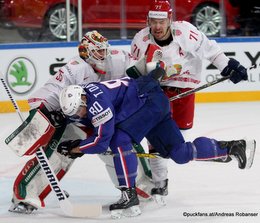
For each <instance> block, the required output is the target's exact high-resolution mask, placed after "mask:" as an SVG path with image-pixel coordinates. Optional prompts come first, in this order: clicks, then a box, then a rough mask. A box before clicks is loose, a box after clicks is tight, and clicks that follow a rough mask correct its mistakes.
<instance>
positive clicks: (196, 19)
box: [192, 5, 222, 36]
mask: <svg viewBox="0 0 260 223" xmlns="http://www.w3.org/2000/svg"><path fill="white" fill-rule="evenodd" d="M221 23H222V17H221V13H220V10H219V7H218V6H216V5H201V6H199V7H198V8H197V9H196V10H195V11H194V13H193V16H192V24H193V25H195V26H196V27H197V28H198V30H200V31H201V32H203V33H204V34H206V35H207V36H219V34H220V29H221Z"/></svg>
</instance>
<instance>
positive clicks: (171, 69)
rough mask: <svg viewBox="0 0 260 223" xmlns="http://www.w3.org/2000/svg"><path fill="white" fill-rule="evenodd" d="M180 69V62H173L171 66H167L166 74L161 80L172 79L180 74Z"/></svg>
mask: <svg viewBox="0 0 260 223" xmlns="http://www.w3.org/2000/svg"><path fill="white" fill-rule="evenodd" d="M181 71H182V66H181V64H174V65H172V66H167V69H166V75H165V76H164V77H163V79H162V81H169V80H172V78H173V77H175V76H177V75H180V74H181Z"/></svg>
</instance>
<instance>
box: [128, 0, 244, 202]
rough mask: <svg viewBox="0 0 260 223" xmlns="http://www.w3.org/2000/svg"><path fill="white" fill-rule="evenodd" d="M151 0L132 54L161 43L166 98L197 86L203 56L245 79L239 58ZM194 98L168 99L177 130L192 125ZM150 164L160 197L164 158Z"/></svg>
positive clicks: (164, 179)
mask: <svg viewBox="0 0 260 223" xmlns="http://www.w3.org/2000/svg"><path fill="white" fill-rule="evenodd" d="M151 2H152V3H151V7H150V10H149V12H148V16H147V24H148V26H147V27H146V28H144V29H142V30H141V31H139V32H138V33H137V34H136V35H135V37H134V39H133V41H132V44H131V54H132V56H134V57H135V58H136V59H138V58H141V57H142V55H143V54H144V52H145V51H146V48H147V46H148V45H149V44H156V45H157V46H158V47H160V49H161V51H162V53H163V56H162V60H163V61H164V62H165V63H166V73H167V74H166V76H165V77H164V78H163V79H162V80H161V86H162V88H163V90H164V92H165V94H166V95H167V96H168V97H169V98H170V97H173V96H175V95H177V94H180V93H183V92H186V91H189V90H191V89H192V88H196V87H198V86H199V84H200V82H201V71H202V61H203V59H206V60H209V61H210V62H211V63H212V64H213V65H215V66H216V67H217V68H218V69H219V71H220V72H221V74H222V75H223V76H228V75H230V74H232V76H231V78H230V79H231V81H232V82H234V83H237V82H239V81H241V80H242V79H244V80H246V79H247V73H246V69H245V68H244V67H243V66H242V65H240V63H239V62H238V61H236V60H234V59H229V58H228V57H227V56H225V54H224V53H223V51H222V50H221V48H220V47H219V45H218V44H217V43H216V41H214V40H209V39H208V38H207V37H206V36H205V35H204V34H203V33H202V32H200V31H199V30H198V29H197V28H196V27H194V26H193V25H192V24H190V23H188V22H186V21H172V8H171V5H170V3H169V2H168V1H167V0H153V1H151ZM194 99H195V95H194V94H191V95H189V96H186V97H184V98H181V99H178V100H174V101H172V102H171V103H170V105H171V111H172V118H173V119H174V120H175V121H176V123H177V125H178V127H179V128H180V130H188V129H190V128H192V126H193V118H194V104H195V102H194ZM183 132H184V131H182V133H183ZM183 134H184V133H183ZM155 149H156V148H155ZM150 165H151V170H152V175H153V180H154V181H155V184H156V188H153V190H152V194H154V195H155V197H157V198H158V200H161V199H162V197H160V195H167V194H168V190H167V183H168V179H167V160H163V159H151V160H150ZM158 195H159V196H158Z"/></svg>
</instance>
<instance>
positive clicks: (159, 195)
mask: <svg viewBox="0 0 260 223" xmlns="http://www.w3.org/2000/svg"><path fill="white" fill-rule="evenodd" d="M151 195H152V196H153V199H154V201H155V202H156V203H157V204H158V205H160V206H165V205H166V202H165V196H167V195H168V179H166V180H163V181H160V182H155V188H153V189H152V190H151Z"/></svg>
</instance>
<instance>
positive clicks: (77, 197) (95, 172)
mask: <svg viewBox="0 0 260 223" xmlns="http://www.w3.org/2000/svg"><path fill="white" fill-rule="evenodd" d="M19 123H20V121H19V117H18V115H16V114H15V113H12V114H5V115H3V114H0V132H1V134H0V147H1V149H0V222H1V223H2V222H3V223H5V222H6V223H29V222H30V223H34V222H35V223H36V222H37V223H38V222H48V223H54V222H55V223H61V222H62V223H66V222H75V223H77V222H90V223H92V222H102V223H103V222H113V221H118V222H119V221H120V222H126V223H130V222H131V223H134V222H137V223H144V222H149V223H155V222H156V223H158V222H171V223H172V222H175V223H179V222H200V223H201V222H210V223H213V222H214V223H215V222H216V223H219V222H221V223H222V222H228V223H230V222H236V223H250V222H254V223H256V222H260V171H259V170H260V149H259V148H257V151H256V156H255V160H254V164H253V166H252V168H251V169H249V170H240V169H238V167H237V162H236V161H232V162H230V163H227V164H225V163H211V162H190V163H189V164H186V165H178V164H175V163H174V162H172V161H169V163H168V164H169V165H168V166H169V195H168V196H167V199H166V201H167V206H166V207H162V208H161V207H158V206H157V205H156V204H155V203H154V202H152V201H151V202H142V203H141V209H142V212H143V213H142V215H141V216H139V217H135V218H124V219H120V220H112V219H111V218H110V215H109V212H108V206H109V204H110V203H112V202H114V201H116V200H117V199H118V197H119V192H118V191H117V189H115V188H114V187H113V185H112V183H111V182H110V180H109V177H108V175H107V173H106V170H105V167H104V165H103V163H102V161H100V160H99V158H98V157H97V156H96V155H86V156H84V157H82V158H80V159H77V160H76V161H75V163H74V165H73V167H72V168H71V170H70V172H69V173H68V174H67V175H66V176H65V177H64V179H63V180H62V187H63V188H64V189H65V190H67V191H68V192H69V193H70V200H71V202H72V203H96V202H100V203H102V205H103V214H102V216H101V217H100V218H97V219H71V218H68V217H64V215H63V213H62V211H61V209H60V208H59V205H58V202H57V201H56V198H55V196H54V195H53V194H51V195H50V196H49V197H48V198H47V199H46V208H44V209H41V210H38V211H37V212H35V214H32V215H19V214H14V213H9V212H8V211H7V210H8V208H9V206H10V200H11V197H12V185H13V182H14V179H15V176H16V175H17V174H18V173H19V171H20V170H21V168H22V167H23V165H24V164H25V162H26V160H27V159H28V158H25V157H22V158H21V157H17V156H16V155H15V154H14V153H13V152H12V151H11V150H10V149H9V148H7V147H6V145H5V144H4V142H3V140H4V139H5V137H6V136H8V135H9V134H10V133H11V132H12V131H13V130H14V129H15V128H16V127H17V126H18V125H19ZM187 136H188V137H187V139H194V138H195V137H198V136H208V137H214V138H216V139H220V140H229V139H240V138H245V137H246V138H248V139H252V138H254V139H255V140H256V142H257V147H259V145H260V102H244V103H214V104H197V105H196V113H195V125H194V128H193V129H192V130H190V131H189V133H188V135H187ZM144 145H145V142H144ZM237 212H238V213H240V214H241V215H245V214H246V213H254V214H255V215H256V216H254V217H253V216H251V217H249V216H236V213H237ZM211 213H217V214H219V215H224V214H229V215H233V214H234V215H235V216H230V217H224V216H216V217H212V216H204V217H202V216H200V215H203V214H207V215H210V214H211ZM186 214H193V216H190V217H187V216H185V215H186ZM195 215H197V216H195Z"/></svg>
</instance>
